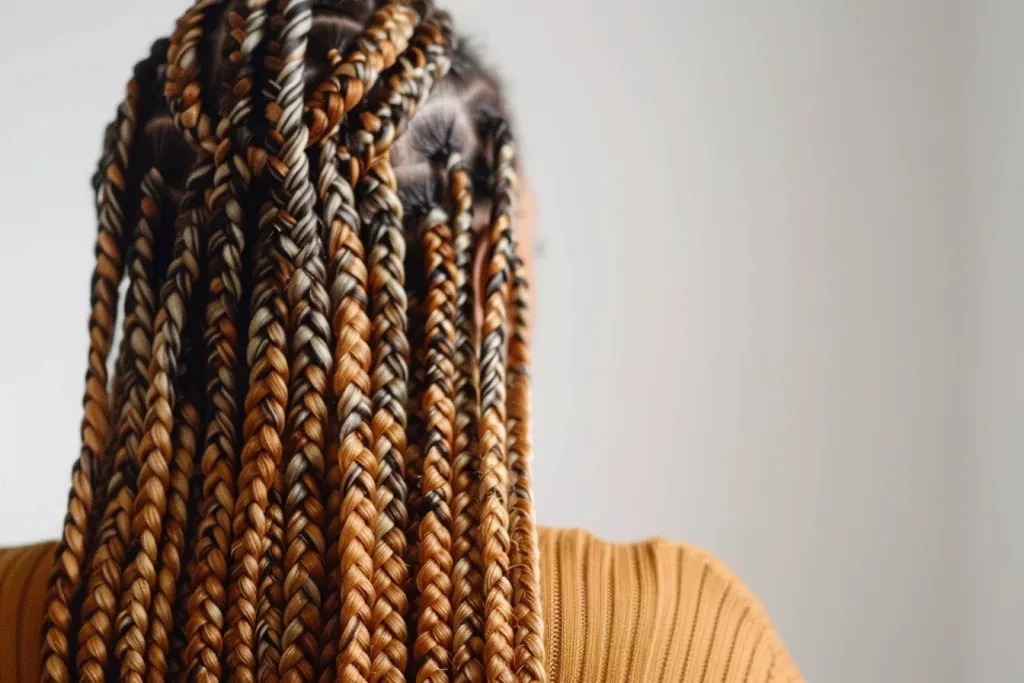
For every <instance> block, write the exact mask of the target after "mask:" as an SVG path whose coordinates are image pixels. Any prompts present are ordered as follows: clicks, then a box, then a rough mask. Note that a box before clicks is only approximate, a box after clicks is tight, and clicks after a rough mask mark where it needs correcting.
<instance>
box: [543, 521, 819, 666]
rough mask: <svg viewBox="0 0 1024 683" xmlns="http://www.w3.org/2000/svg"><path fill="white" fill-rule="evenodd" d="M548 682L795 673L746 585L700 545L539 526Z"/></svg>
mask: <svg viewBox="0 0 1024 683" xmlns="http://www.w3.org/2000/svg"><path fill="white" fill-rule="evenodd" d="M539 546H540V554H541V581H542V590H543V598H544V611H545V627H546V633H545V643H546V645H547V655H548V669H549V673H550V678H551V680H552V681H554V682H557V681H571V680H584V681H589V680H600V681H608V682H615V681H630V680H643V681H680V680H681V681H691V680H693V681H697V680H714V681H725V682H728V681H749V682H750V683H776V682H777V683H781V682H783V681H794V682H796V681H802V679H801V678H800V675H799V673H798V672H797V669H796V667H795V666H794V665H793V662H792V660H791V658H790V656H789V654H788V653H787V651H786V649H785V647H784V646H783V644H782V641H781V639H780V638H779V636H778V634H777V633H776V632H775V629H774V628H773V627H772V624H771V621H770V620H769V618H768V615H767V614H766V613H765V611H764V608H763V607H762V606H761V604H760V602H759V601H758V600H757V599H756V597H755V596H754V595H753V594H752V593H751V592H750V590H749V589H748V588H747V586H746V585H745V584H744V583H743V582H742V581H741V580H740V579H739V578H738V577H737V576H736V575H735V574H734V573H733V572H732V571H731V570H730V569H729V568H728V567H727V566H726V565H725V563H723V562H722V561H721V560H719V559H718V558H716V557H715V556H713V555H711V554H710V553H708V552H707V551H704V550H702V549H700V548H697V547H694V546H691V545H686V544H682V543H673V542H670V541H665V540H663V539H651V540H647V541H642V542H639V543H630V544H622V543H610V542H607V541H602V540H600V539H597V538H595V537H594V536H592V535H591V534H589V533H586V532H583V531H578V530H555V529H541V530H540V532H539Z"/></svg>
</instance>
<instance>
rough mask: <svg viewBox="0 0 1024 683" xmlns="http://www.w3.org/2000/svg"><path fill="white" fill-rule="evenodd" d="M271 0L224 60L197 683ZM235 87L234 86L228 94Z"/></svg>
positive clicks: (214, 591) (210, 601)
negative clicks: (256, 93) (258, 82)
mask: <svg viewBox="0 0 1024 683" xmlns="http://www.w3.org/2000/svg"><path fill="white" fill-rule="evenodd" d="M266 1H267V0H247V1H245V2H237V3H235V4H234V6H233V7H231V8H230V9H229V10H228V11H227V12H226V13H225V22H226V26H227V38H226V40H225V46H224V53H225V54H224V57H223V61H224V63H225V64H228V65H230V71H229V73H228V75H227V76H226V77H225V85H226V86H229V87H227V88H226V90H227V92H226V94H225V95H224V97H222V101H221V109H220V117H221V118H220V123H219V124H218V128H217V139H218V140H219V143H218V146H217V151H216V154H215V157H214V163H215V172H214V187H213V190H212V192H211V193H210V197H209V210H210V214H211V235H210V255H211V273H210V287H209V304H208V306H207V309H206V334H205V341H206V349H207V367H208V371H207V377H208V381H207V385H206V394H207V396H208V397H209V400H210V404H211V406H212V410H211V413H210V418H209V421H208V423H207V428H206V435H205V438H204V444H203V456H202V471H203V481H204V483H203V496H202V501H203V503H202V508H201V510H200V521H199V526H198V529H197V532H196V533H197V541H196V549H195V555H196V559H195V576H194V577H193V578H192V591H191V594H190V595H189V598H188V603H187V604H188V614H189V619H188V624H187V626H186V635H187V642H188V645H187V649H186V652H185V660H186V668H187V670H188V671H189V677H190V680H195V681H198V682H199V683H212V682H213V681H219V680H221V675H222V668H221V657H222V655H223V642H224V612H225V610H226V609H227V582H228V557H229V553H230V549H231V542H232V539H233V536H232V526H231V520H232V515H233V514H234V507H235V477H236V476H237V470H238V449H237V445H238V423H239V420H240V416H239V412H240V411H239V410H238V402H239V401H240V396H239V391H240V388H239V386H238V381H237V380H238V377H239V375H240V373H241V372H242V369H241V367H240V365H241V364H240V363H239V360H238V354H239V351H240V346H239V345H240V342H239V338H238V337H239V335H238V329H239V327H240V326H241V327H242V329H243V330H244V322H243V321H240V320H239V313H240V304H241V299H242V296H243V281H242V278H243V261H244V255H245V254H246V240H245V232H246V217H245V215H244V210H243V206H244V205H245V204H246V202H244V201H243V198H244V197H245V196H246V193H247V192H248V190H249V188H250V185H251V182H252V175H253V174H254V173H258V172H259V170H260V168H262V163H263V159H262V158H261V154H260V153H259V152H258V151H257V150H258V148H257V147H255V146H254V145H252V144H250V139H251V137H252V133H251V130H250V124H249V122H250V119H251V117H252V108H253V102H252V91H253V86H254V83H253V81H254V76H255V74H254V65H253V59H254V55H253V52H254V50H255V49H256V47H257V46H258V45H260V44H261V42H262V36H263V30H264V25H265V23H266V15H267V13H266V9H265V5H266ZM229 84H230V85H229Z"/></svg>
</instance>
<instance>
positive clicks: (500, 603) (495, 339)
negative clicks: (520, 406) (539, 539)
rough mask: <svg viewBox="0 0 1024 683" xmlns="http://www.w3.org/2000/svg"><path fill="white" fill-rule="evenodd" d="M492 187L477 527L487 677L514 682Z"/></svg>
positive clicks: (499, 220) (502, 290)
mask: <svg viewBox="0 0 1024 683" xmlns="http://www.w3.org/2000/svg"><path fill="white" fill-rule="evenodd" d="M493 136H494V149H495V166H496V167H497V168H496V170H495V178H496V179H497V181H498V183H501V182H502V181H504V180H506V179H507V178H508V177H509V175H508V173H507V171H506V169H510V168H513V167H514V164H515V158H514V152H513V150H512V146H511V140H510V136H509V132H508V125H507V124H506V123H505V122H504V121H498V122H497V123H496V124H495V130H494V133H493ZM503 194H504V191H503V188H501V187H496V188H495V192H494V195H495V197H496V198H498V199H499V200H498V201H495V204H494V210H493V215H492V218H491V226H490V255H489V257H488V263H487V284H486V291H485V293H484V296H485V297H486V303H485V307H484V324H483V346H482V350H481V359H480V374H481V379H480V398H481V400H480V446H479V448H480V470H481V480H480V500H481V503H480V526H479V528H478V534H479V541H478V542H479V544H480V548H481V554H482V563H483V578H484V595H485V600H486V605H485V609H486V612H485V614H486V617H485V624H484V661H485V663H486V667H487V680H488V681H497V682H499V683H506V682H508V683H510V682H511V681H512V680H513V673H512V672H513V669H512V667H513V633H512V605H511V600H512V585H511V583H510V582H509V576H508V574H509V550H510V539H509V514H508V507H507V499H508V483H509V475H508V460H507V457H506V427H505V358H506V356H505V354H506V340H507V337H508V315H507V312H506V302H507V301H508V294H509V284H510V283H509V281H510V279H511V264H510V260H511V257H512V253H511V239H512V219H511V215H510V214H509V212H508V208H509V207H508V206H507V205H506V203H504V202H502V201H500V198H501V197H502V195H503Z"/></svg>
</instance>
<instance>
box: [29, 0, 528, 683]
mask: <svg viewBox="0 0 1024 683" xmlns="http://www.w3.org/2000/svg"><path fill="white" fill-rule="evenodd" d="M95 186H96V192H97V212H98V226H99V227H98V233H97V242H96V268H95V271H94V275H93V279H92V283H91V306H92V308H91V314H90V320H89V340H90V348H89V358H88V367H87V375H86V392H85V398H84V406H85V410H84V418H83V422H82V449H81V452H80V454H79V458H78V460H77V462H76V464H75V468H74V470H73V472H72V487H71V492H70V495H69V503H68V513H67V517H66V519H65V525H64V534H63V539H62V542H61V544H60V547H59V548H58V552H57V562H56V565H55V569H54V573H53V577H52V580H51V595H50V600H49V605H48V610H47V616H46V625H45V633H44V648H43V653H42V656H43V662H42V664H43V672H44V673H43V678H44V680H47V681H58V682H60V683H64V682H66V681H71V680H81V681H90V682H95V683H99V682H101V681H105V680H124V681H133V682H134V681H139V682H141V681H164V680H175V681H176V680H189V681H219V680H232V681H256V680H259V681H323V682H327V681H333V680H344V681H371V680H372V681H403V680H407V679H408V680H417V681H427V680H429V681H435V682H437V681H448V680H451V681H500V682H502V683H505V682H508V681H513V680H515V681H541V680H544V676H545V674H544V654H543V634H542V630H543V626H542V623H541V611H540V603H539V590H538V586H537V558H536V540H535V528H534V521H533V510H532V503H531V487H530V457H531V451H530V445H529V408H528V403H529V400H528V399H529V397H528V393H529V388H528V380H527V366H528V363H529V354H528V350H527V339H526V335H527V312H526V306H527V298H528V297H527V290H526V280H525V274H524V269H523V267H522V263H521V260H520V259H519V257H518V256H517V251H516V245H515V235H514V231H513V227H512V221H513V218H514V213H515V202H516V188H517V180H516V156H515V146H514V143H513V138H512V135H511V131H510V126H509V124H508V121H507V119H506V107H505V105H504V103H503V101H502V98H501V93H500V89H499V87H498V84H497V81H496V79H495V78H493V77H492V76H491V75H490V74H489V73H488V72H487V71H486V70H485V69H483V68H482V67H481V66H480V63H479V61H478V60H477V59H476V58H475V57H474V56H473V55H472V54H471V53H470V52H469V51H468V50H467V49H466V48H465V46H464V44H463V42H462V41H461V40H460V37H459V35H458V34H457V33H456V32H455V30H454V28H453V25H452V20H451V18H450V17H449V16H448V15H447V14H446V13H444V12H443V11H440V10H438V9H436V8H434V7H433V5H432V3H430V2H416V3H410V2H392V3H387V4H385V3H382V2H372V1H371V0H334V1H328V2H320V3H310V2H308V1H298V0H280V1H279V2H276V3H269V2H267V0H199V1H198V2H197V3H196V4H195V5H194V6H193V7H192V8H191V9H190V10H188V11H187V12H186V14H185V15H184V16H183V17H181V18H180V19H179V20H178V23H177V28H176V30H175V32H174V34H173V35H172V36H171V37H170V39H169V40H160V41H157V42H156V43H154V45H153V47H152V50H151V53H150V55H149V56H148V57H147V58H146V59H144V60H143V61H142V62H140V63H139V64H138V65H137V66H136V68H135V71H134V75H133V78H132V80H131V81H130V82H129V84H128V87H127V92H126V96H125V99H124V101H123V102H122V103H121V105H120V107H119V109H118V112H117V116H116V119H115V121H114V122H113V123H112V124H111V126H109V127H108V130H107V134H106V136H105V143H104V151H103V157H102V160H101V163H100V168H99V171H98V172H97V175H96V177H95ZM477 216H480V217H481V219H480V220H477V219H476V217H477ZM478 250H483V251H484V252H485V256H484V259H485V265H484V274H483V278H482V279H480V280H479V281H478V279H477V278H475V277H474V268H473V263H474V258H475V255H476V254H477V252H478ZM122 281H124V284H125V285H126V287H125V289H124V291H125V296H124V300H123V302H119V289H120V288H121V285H122ZM119 309H121V311H122V313H121V315H120V316H119V315H118V311H119ZM478 311H479V312H481V313H482V315H479V316H478V315H477V313H478ZM477 320H482V322H480V323H478V322H477ZM118 327H120V329H121V331H122V336H121V341H120V344H119V346H118V349H117V351H116V354H113V355H114V362H113V366H112V367H113V373H108V370H107V365H108V363H107V361H108V357H109V356H111V347H112V346H114V345H115V343H114V339H115V329H116V328H118ZM108 374H112V377H108Z"/></svg>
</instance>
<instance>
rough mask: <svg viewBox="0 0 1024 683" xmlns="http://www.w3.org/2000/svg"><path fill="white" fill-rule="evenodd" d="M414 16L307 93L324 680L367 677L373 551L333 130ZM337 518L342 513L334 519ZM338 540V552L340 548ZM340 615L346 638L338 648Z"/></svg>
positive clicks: (358, 327) (365, 39) (350, 278)
mask: <svg viewBox="0 0 1024 683" xmlns="http://www.w3.org/2000/svg"><path fill="white" fill-rule="evenodd" d="M414 21H415V15H414V14H413V13H411V12H410V11H409V10H407V9H405V8H402V7H400V6H399V5H397V4H391V5H388V6H386V7H384V8H383V9H381V10H379V11H378V12H377V13H376V14H375V15H374V17H373V20H372V22H371V25H370V26H369V27H368V28H367V29H366V30H365V31H364V32H363V34H362V35H361V36H360V37H359V38H358V39H357V41H356V44H357V48H356V49H355V50H353V51H352V52H350V53H349V55H348V56H347V57H346V58H345V59H344V60H342V59H341V57H340V55H339V54H338V53H337V52H336V51H333V52H332V54H331V56H330V58H331V59H332V60H333V61H334V63H335V64H334V68H333V71H332V74H331V76H330V77H329V78H328V79H326V80H325V81H324V83H322V84H321V85H320V86H319V87H318V88H317V91H316V93H315V94H314V97H313V98H312V99H311V101H310V110H311V118H312V121H313V123H312V124H311V138H313V139H317V138H319V139H320V152H319V154H320V159H321V175H320V179H319V196H320V199H321V202H322V205H323V211H324V222H325V224H326V225H327V226H328V231H327V253H328V260H329V263H330V268H329V272H328V282H329V285H330V290H331V298H332V302H331V311H332V320H333V332H334V335H335V338H336V340H337V341H336V344H337V345H336V348H335V355H334V357H335V362H336V369H335V376H334V386H333V390H334V395H335V396H336V397H337V399H338V404H337V421H338V424H339V425H340V428H341V433H340V434H339V445H338V447H337V449H336V450H335V451H334V452H333V453H332V454H331V456H330V458H329V463H330V464H329V467H328V483H329V485H330V488H331V494H330V496H329V498H328V506H327V507H328V518H329V520H330V521H331V523H330V525H329V527H328V539H329V541H328V552H327V561H328V567H330V569H331V577H332V580H329V588H328V592H327V597H326V598H325V602H324V609H325V627H324V634H323V637H322V639H321V642H322V644H323V645H322V649H321V671H322V673H321V680H322V681H326V680H328V679H330V677H331V676H332V675H333V672H334V671H335V670H336V671H338V672H341V673H340V674H339V675H342V676H344V677H345V678H346V680H349V679H351V680H365V679H366V678H367V676H368V675H369V669H370V657H369V645H370V636H369V619H370V606H371V605H372V603H373V584H372V582H371V576H372V561H371V559H370V554H371V552H372V549H373V529H374V527H375V526H376V511H375V509H374V507H373V499H374V496H375V494H376V492H375V486H376V484H375V481H374V478H375V476H376V463H375V462H374V460H373V456H372V453H371V451H370V450H369V446H370V443H371V439H372V434H371V433H370V429H369V419H370V405H369V397H368V394H369V390H370V381H369V375H368V371H369V366H370V360H371V356H370V351H369V346H368V345H367V342H368V339H369V332H370V325H369V319H368V317H367V314H366V310H365V307H366V292H365V290H366V269H365V266H364V265H363V249H362V244H361V243H360V241H359V236H358V232H359V218H358V214H357V213H356V211H355V199H354V196H353V191H352V185H353V183H354V182H355V179H354V178H353V179H349V178H346V177H345V175H344V174H342V173H340V172H339V168H338V152H337V128H338V123H339V122H340V120H341V117H342V116H343V115H344V114H345V113H346V112H347V111H348V110H350V109H351V108H353V107H354V106H355V105H356V104H358V103H359V102H361V101H362V99H363V97H364V95H365V93H366V92H368V91H369V89H370V88H372V86H373V85H374V83H375V82H376V80H377V77H378V75H379V73H380V72H381V70H382V69H385V68H389V67H390V66H391V65H392V64H393V63H394V61H395V59H396V56H397V54H398V53H399V51H401V50H403V49H404V48H405V44H406V43H407V41H408V38H409V36H410V35H411V33H412V23H413V22H414ZM339 517H340V520H344V521H343V523H341V524H340V525H339V524H338V523H337V521H338V520H339ZM339 543H340V547H341V548H344V551H339ZM339 555H340V557H339ZM335 567H337V569H335ZM335 572H337V573H335ZM339 588H340V589H341V591H342V592H343V593H344V594H345V596H346V598H345V601H344V604H343V605H341V604H339V603H340V600H339V593H338V589H339ZM339 620H340V627H341V628H340V630H341V633H342V634H343V636H344V640H343V641H342V642H341V643H340V647H339V644H338V643H337V638H338V631H339ZM335 653H337V657H338V661H337V662H335V661H334V657H335Z"/></svg>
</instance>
